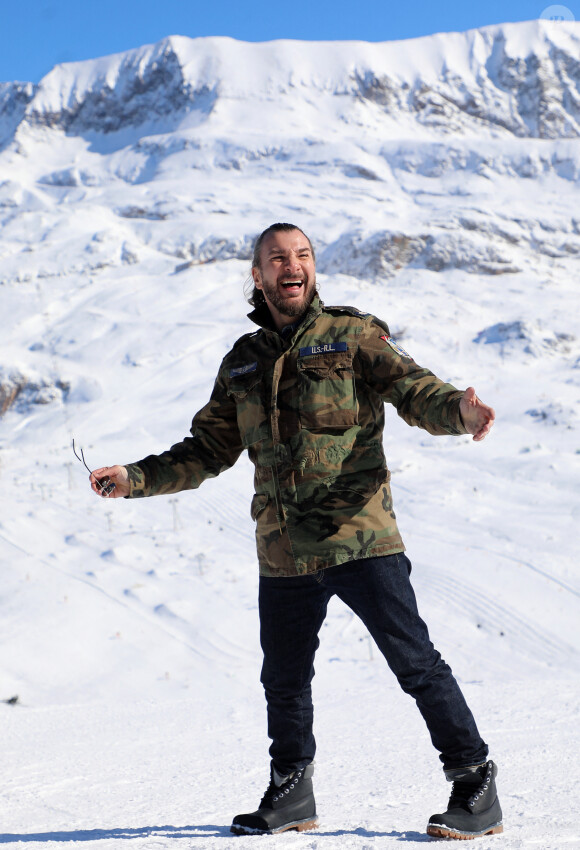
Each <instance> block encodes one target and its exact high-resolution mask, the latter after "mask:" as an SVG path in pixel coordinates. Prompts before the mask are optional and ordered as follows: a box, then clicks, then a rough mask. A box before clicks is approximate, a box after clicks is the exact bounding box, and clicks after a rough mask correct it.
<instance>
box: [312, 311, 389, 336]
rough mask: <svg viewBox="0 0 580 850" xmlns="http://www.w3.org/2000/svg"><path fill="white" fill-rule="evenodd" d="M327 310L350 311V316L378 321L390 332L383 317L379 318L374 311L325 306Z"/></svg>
mask: <svg viewBox="0 0 580 850" xmlns="http://www.w3.org/2000/svg"><path fill="white" fill-rule="evenodd" d="M324 309H325V310H336V311H337V312H338V313H348V314H349V315H350V316H356V317H357V318H358V319H371V321H373V322H376V323H377V325H379V327H381V328H383V330H385V331H386V332H387V334H390V331H389V326H388V325H387V323H386V322H384V321H383V320H382V319H379V318H377V316H373V314H372V313H365V312H363V311H362V310H359V309H358V307H343V306H340V307H325V308H324Z"/></svg>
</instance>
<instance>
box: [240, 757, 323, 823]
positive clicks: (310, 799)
mask: <svg viewBox="0 0 580 850" xmlns="http://www.w3.org/2000/svg"><path fill="white" fill-rule="evenodd" d="M313 773H314V766H313V765H311V764H309V765H307V766H306V767H305V768H302V770H297V771H295V772H294V773H292V774H290V776H286V777H284V778H283V780H282V781H281V782H280V784H277V783H276V778H277V777H276V776H275V773H274V769H273V768H272V770H271V773H270V784H269V785H268V789H267V791H266V793H265V794H264V796H263V797H262V801H261V803H260V805H259V807H258V809H257V811H255V812H252V813H251V814H247V815H236V817H235V818H234V821H233V823H232V825H231V828H230V832H233V833H234V834H235V835H264V834H267V835H271V834H273V833H275V832H285V830H287V829H295V830H297V831H298V832H304V830H307V829H315V828H316V827H317V826H318V818H317V817H316V803H315V802H314V793H313V790H312V774H313ZM278 779H279V778H278Z"/></svg>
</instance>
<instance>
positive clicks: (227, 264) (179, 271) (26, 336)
mask: <svg viewBox="0 0 580 850" xmlns="http://www.w3.org/2000/svg"><path fill="white" fill-rule="evenodd" d="M579 47H580V25H579V24H574V23H555V22H550V21H535V22H530V23H526V24H511V25H510V24H506V25H503V26H496V27H488V28H485V29H482V30H476V31H472V32H468V33H456V34H444V35H437V36H432V37H429V38H423V39H416V40H411V41H403V42H394V43H384V44H366V43H360V42H342V43H338V42H336V43H307V42H304V43H303V42H290V41H279V42H271V43H266V44H244V43H240V42H236V41H233V40H231V39H226V38H209V39H196V40H191V39H187V38H182V37H171V38H168V39H165V40H164V41H162V42H160V43H159V44H157V45H153V46H145V47H142V48H140V49H138V50H134V51H130V52H128V53H124V54H119V55H116V56H109V57H104V58H102V59H98V60H94V61H90V62H82V63H72V64H66V65H60V66H57V67H56V68H54V69H53V71H51V72H50V73H49V74H48V75H47V76H46V77H45V78H44V79H43V80H42V81H41V82H40V83H39V84H38V85H33V84H30V83H25V82H24V83H22V82H19V83H13V84H5V85H3V86H0V146H1V149H0V223H1V229H0V282H1V285H0V299H1V301H2V349H1V353H0V484H1V485H2V489H1V499H2V513H1V515H0V560H1V563H2V575H3V579H4V580H3V582H2V586H1V589H0V598H1V599H2V603H3V608H2V610H3V617H2V619H1V620H0V646H1V650H0V699H1V698H4V699H6V700H9V699H10V698H11V697H13V696H16V695H17V696H18V700H17V701H13V703H14V704H10V705H8V704H7V705H0V713H2V714H3V715H4V716H3V722H4V728H5V730H6V731H5V747H4V751H3V756H4V763H5V766H6V773H7V776H9V777H11V780H10V782H9V783H8V784H7V785H6V787H5V790H4V791H3V795H2V800H3V805H2V806H0V812H1V814H2V823H3V832H0V840H1V841H2V843H8V844H9V843H11V842H14V843H16V842H17V841H38V840H42V841H43V842H44V843H45V844H46V845H47V847H48V848H50V847H51V846H52V845H53V844H54V847H55V848H56V847H57V846H59V845H61V844H62V841H65V840H68V841H82V842H85V844H83V846H86V842H89V843H90V842H91V841H94V842H95V847H98V848H99V850H104V848H108V847H118V846H119V841H120V839H131V840H132V841H133V842H134V845H137V846H138V847H143V848H145V847H150V846H152V844H153V842H155V844H156V845H159V846H163V847H165V846H169V845H170V843H171V842H172V840H173V839H174V838H175V837H185V838H187V837H191V838H195V840H196V841H195V843H196V846H200V847H204V848H205V847H213V846H214V845H215V846H216V847H217V845H218V843H219V846H220V847H223V846H224V839H225V840H226V844H227V841H228V840H231V842H232V846H233V842H234V839H233V838H232V839H226V836H228V825H229V822H230V818H231V815H233V814H235V813H236V812H237V811H241V808H240V807H241V806H245V805H252V808H253V807H255V805H256V804H257V802H258V800H259V797H260V794H261V793H262V791H263V790H264V788H263V787H262V785H263V784H264V781H265V778H266V772H267V746H266V743H267V742H266V738H265V719H264V708H263V698H262V694H261V689H260V685H259V668H260V652H259V645H258V627H257V611H256V598H255V596H256V585H257V575H256V573H257V567H256V563H255V553H254V542H253V534H254V529H253V523H252V521H251V519H250V517H249V502H250V497H251V488H252V470H251V468H250V465H249V462H248V461H247V460H246V459H242V460H241V461H240V462H239V463H238V465H237V466H236V467H235V468H234V469H233V470H231V471H230V472H228V473H225V474H224V475H223V476H221V477H220V478H218V479H216V480H213V481H208V482H206V484H204V486H203V487H202V488H201V489H200V490H199V491H198V492H195V493H185V494H181V495H180V496H179V497H177V498H175V499H174V498H171V499H164V498H160V499H152V500H144V501H139V502H138V503H136V504H133V503H130V502H122V503H121V504H118V503H117V502H115V503H114V504H111V503H108V502H104V501H102V500H98V499H95V498H94V496H93V495H92V494H91V493H90V491H89V489H88V486H87V483H86V472H85V470H84V469H83V468H82V466H81V465H80V464H78V462H77V461H76V460H75V458H74V456H73V454H72V451H71V442H72V439H73V437H74V438H75V440H76V442H77V444H79V445H80V446H82V447H83V449H84V451H85V455H86V459H87V463H88V464H89V465H91V466H92V467H93V468H94V467H96V466H100V465H103V464H107V463H115V462H120V463H125V462H129V461H133V460H137V459H139V458H140V457H143V456H144V455H145V454H148V453H150V452H157V451H161V450H163V449H164V448H166V447H168V446H169V445H170V444H171V443H173V442H175V441H176V440H178V439H181V438H182V437H183V436H184V435H185V434H186V433H187V430H188V428H189V424H190V420H191V417H192V415H193V413H194V412H195V411H196V410H197V409H198V407H199V406H201V404H203V403H204V402H205V401H206V400H207V397H208V394H209V392H210V390H211V386H212V383H213V379H214V376H215V373H216V370H217V367H218V365H219V362H220V360H221V357H222V356H223V355H224V354H225V352H226V351H227V350H228V349H229V347H230V346H231V344H232V343H233V341H234V340H235V339H236V338H237V337H238V336H240V335H241V334H242V333H245V332H247V331H248V330H250V329H251V326H250V325H249V323H248V321H247V319H246V317H245V313H246V312H247V309H246V305H245V303H244V300H243V287H244V282H245V280H246V278H247V275H248V272H249V260H250V256H251V248H252V243H253V240H254V238H255V236H256V235H257V234H258V233H259V232H260V231H261V230H262V229H263V228H264V227H266V226H267V225H268V224H270V223H271V222H272V221H275V220H290V221H293V222H294V223H296V224H297V225H299V226H300V227H302V228H303V229H304V230H305V231H306V233H308V234H309V235H310V237H311V238H312V240H313V242H314V244H315V247H316V250H317V266H318V271H319V282H320V287H321V295H322V297H323V299H324V300H325V301H326V302H327V303H337V304H338V303H343V304H349V303H351V304H355V305H356V306H358V307H360V308H362V309H366V310H368V311H370V312H374V313H376V314H377V315H379V316H381V317H382V318H383V319H385V320H386V321H388V322H389V324H390V327H391V331H392V332H393V334H394V335H395V336H396V337H397V338H398V339H401V340H403V343H404V346H405V348H406V349H407V350H409V351H410V352H411V354H412V355H413V356H414V357H415V359H416V360H417V361H418V362H420V363H421V364H423V365H426V366H429V367H430V368H432V369H433V370H434V371H435V372H436V373H437V374H439V375H440V377H442V378H444V379H446V380H450V381H451V382H453V383H454V384H455V385H456V386H459V387H465V386H468V385H470V384H473V385H474V386H475V387H476V389H477V391H478V393H479V395H480V396H481V397H482V398H483V399H484V400H485V401H486V402H488V403H490V404H492V405H494V407H495V408H496V412H497V422H496V425H495V427H494V430H493V432H492V434H491V435H490V437H489V438H488V439H487V440H486V441H485V442H484V443H482V444H478V445H476V444H474V443H473V442H472V441H471V440H469V439H468V438H463V437H462V438H457V439H455V438H432V437H429V436H428V435H426V434H425V433H423V432H420V431H417V430H415V429H409V428H407V427H406V426H405V425H404V424H403V423H402V422H400V421H399V420H398V419H397V417H396V416H395V415H394V412H393V411H390V412H389V411H387V413H388V427H387V432H386V435H385V449H386V453H387V458H388V460H389V464H390V467H391V470H392V474H393V478H392V482H393V491H394V498H395V507H396V510H397V515H398V518H399V521H400V526H401V529H402V532H403V536H404V538H405V541H406V544H407V547H408V554H409V556H410V557H411V560H412V561H413V563H414V573H413V575H414V581H415V586H416V589H417V594H418V597H419V604H420V609H421V610H422V611H423V612H424V614H425V617H426V619H427V621H428V623H429V625H430V628H431V632H432V635H433V638H434V641H435V643H436V644H437V645H438V646H439V647H440V648H441V651H442V652H443V654H444V655H445V656H446V657H448V660H449V661H450V663H451V664H452V666H453V668H454V670H455V672H456V675H457V676H458V678H459V679H460V681H461V683H462V686H463V687H464V689H465V692H466V694H467V696H468V699H469V701H470V703H471V704H472V705H473V707H474V710H475V713H476V716H477V717H478V720H479V723H480V725H481V726H482V729H483V731H484V735H485V736H486V737H487V738H488V740H489V742H490V744H491V746H492V755H493V757H494V758H495V759H496V760H497V762H498V763H499V765H500V776H499V779H498V782H499V786H500V793H501V795H502V803H503V804H504V809H505V817H506V832H505V834H504V836H503V838H501V839H497V838H490V839H484V840H482V841H481V842H480V844H481V846H482V848H485V847H487V846H491V842H493V843H494V845H495V843H497V842H498V841H503V842H504V846H505V847H506V848H521V847H527V846H528V845H530V844H532V843H533V844H538V843H540V846H542V847H543V848H545V850H550V848H554V850H556V848H557V850H561V847H562V846H563V845H565V846H566V847H573V846H578V847H580V841H579V840H578V838H577V825H576V824H575V815H574V811H575V808H574V803H573V799H572V798H573V792H572V790H571V789H572V788H573V786H574V783H573V781H571V780H573V778H574V777H577V767H576V761H577V759H576V757H575V752H576V751H577V744H578V733H577V731H576V729H577V722H576V721H577V717H578V705H579V696H580V693H579V672H580V671H579V664H578V660H579V650H580V637H579V632H578V597H579V595H580V583H579V582H578V576H577V570H576V569H575V568H576V564H577V558H578V545H577V542H576V541H577V531H576V529H577V525H578V520H579V517H580V513H579V510H578V471H579V467H580V439H579V436H578V434H579V431H578V428H579V413H578V411H579V406H578V386H579V383H580V381H579V374H580V372H579V366H580V343H579V341H578V338H579V335H580V333H579V328H578V315H579V312H580V310H579V308H580V303H579V302H580V296H579V290H578V285H577V277H578V268H579V255H580V213H579V212H578V204H577V194H578V186H579V182H580V151H579V148H578V136H579V135H580V60H579V59H578V57H579V56H580V51H579ZM315 697H316V705H317V712H318V714H317V717H318V721H317V723H318V726H317V731H318V740H319V756H318V760H319V766H318V768H317V778H316V788H317V799H319V809H320V814H321V820H322V824H323V826H322V828H321V831H320V832H319V833H318V834H317V835H315V834H312V835H311V836H307V835H300V836H289V837H288V836H286V837H283V838H281V839H275V840H276V841H278V840H284V841H286V843H287V842H288V841H290V842H291V843H293V844H294V843H298V842H299V843H300V844H301V846H305V847H309V848H318V847H319V843H320V846H322V845H323V844H324V845H328V846H331V847H334V846H338V845H339V844H340V846H341V847H343V846H344V847H347V848H357V850H358V848H361V850H362V848H363V847H374V846H379V845H381V846H382V845H383V844H384V843H385V842H388V841H393V842H394V841H400V840H405V841H408V842H409V843H410V846H415V845H416V844H417V845H418V844H419V843H422V842H423V840H424V836H423V834H422V832H421V831H422V830H423V829H424V826H425V823H426V818H427V816H428V815H429V814H430V813H431V811H435V810H437V807H438V806H440V805H441V804H443V802H444V801H445V799H446V794H447V788H446V787H445V784H444V783H443V782H442V780H441V776H440V771H439V768H438V764H437V759H436V756H435V754H434V752H433V751H432V748H431V745H430V743H429V741H428V739H427V736H426V732H425V730H424V728H423V726H422V723H421V721H420V718H419V717H418V715H417V713H416V712H415V709H414V707H413V706H412V705H410V704H409V702H408V700H407V698H406V697H404V696H403V695H402V694H401V693H400V692H399V690H398V686H397V685H396V683H395V682H393V680H392V678H391V677H390V675H389V672H388V670H387V669H386V665H384V663H382V661H381V660H380V659H379V658H378V657H377V652H376V649H373V646H372V644H371V642H370V638H369V637H368V635H367V634H366V632H365V630H364V628H363V627H362V625H361V624H360V623H359V622H358V621H357V620H356V619H355V618H353V616H352V615H351V613H350V612H349V611H348V610H346V609H344V608H342V607H341V606H339V605H338V603H337V604H336V605H335V606H333V607H332V610H331V614H330V616H329V619H328V621H327V623H326V625H325V627H324V630H323V635H322V645H321V648H320V650H319V656H318V664H317V677H316V680H315ZM318 789H319V791H318ZM361 806H362V810H361ZM168 823H171V824H173V826H165V827H160V826H154V824H168ZM180 824H189V826H180ZM249 840H250V841H254V840H260V839H249ZM134 845H132V846H134ZM227 846H229V845H227Z"/></svg>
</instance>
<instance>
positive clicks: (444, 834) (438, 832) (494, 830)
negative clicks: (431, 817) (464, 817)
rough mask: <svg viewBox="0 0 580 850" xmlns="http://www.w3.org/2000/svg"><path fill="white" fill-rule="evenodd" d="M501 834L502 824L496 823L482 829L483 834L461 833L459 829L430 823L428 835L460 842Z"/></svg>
mask: <svg viewBox="0 0 580 850" xmlns="http://www.w3.org/2000/svg"><path fill="white" fill-rule="evenodd" d="M500 832H503V825H502V824H501V823H495V824H494V825H493V826H490V827H488V828H487V829H482V830H481V832H459V831H458V830H457V829H451V827H446V826H440V825H439V824H435V823H430V824H429V825H428V827H427V835H430V836H431V837H432V838H455V839H457V840H458V841H470V840H471V839H472V838H480V837H481V836H482V835H499V834H500Z"/></svg>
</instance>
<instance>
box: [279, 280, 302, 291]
mask: <svg viewBox="0 0 580 850" xmlns="http://www.w3.org/2000/svg"><path fill="white" fill-rule="evenodd" d="M303 285H304V281H303V280H281V281H280V286H283V287H284V289H300V287H301V286H303Z"/></svg>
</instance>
